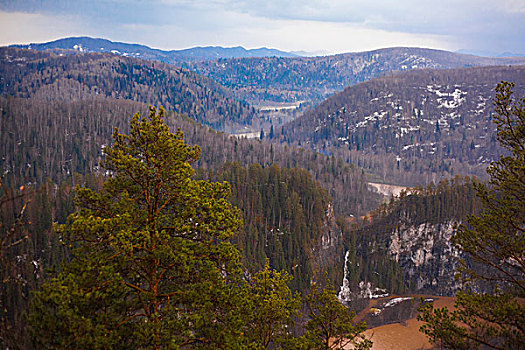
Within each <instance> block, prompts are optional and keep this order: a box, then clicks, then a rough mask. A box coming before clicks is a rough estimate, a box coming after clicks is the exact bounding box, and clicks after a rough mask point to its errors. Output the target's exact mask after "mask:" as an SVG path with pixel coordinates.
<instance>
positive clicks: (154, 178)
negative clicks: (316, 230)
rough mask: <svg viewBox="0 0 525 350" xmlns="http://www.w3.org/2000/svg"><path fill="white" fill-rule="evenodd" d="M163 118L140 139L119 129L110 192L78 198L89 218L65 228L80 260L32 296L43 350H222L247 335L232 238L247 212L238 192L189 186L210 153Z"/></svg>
mask: <svg viewBox="0 0 525 350" xmlns="http://www.w3.org/2000/svg"><path fill="white" fill-rule="evenodd" d="M163 115H164V110H163V109H160V111H159V113H157V112H156V110H155V109H153V108H152V109H150V113H149V117H147V118H145V117H142V116H141V115H140V114H136V115H135V116H134V117H133V119H132V121H131V127H130V130H131V131H130V135H123V134H120V133H118V130H117V129H115V132H114V144H113V146H111V147H108V148H106V149H105V154H106V160H105V162H104V166H105V168H106V170H107V171H108V172H109V173H111V175H110V177H109V179H108V180H107V181H106V182H105V184H104V186H103V190H102V191H100V192H96V191H93V190H91V189H88V188H77V189H76V190H77V198H76V204H77V206H78V208H79V209H78V210H77V211H76V212H75V213H74V214H72V215H71V216H70V217H69V219H68V223H67V224H66V225H64V226H62V227H60V233H61V234H63V235H64V238H65V240H66V241H67V242H68V244H69V245H71V248H72V254H73V258H72V260H71V262H70V263H69V264H67V265H66V266H64V268H63V270H62V271H61V272H59V273H58V274H57V275H56V276H55V277H54V278H52V279H50V280H48V281H47V282H46V283H45V284H44V285H43V287H42V289H41V290H40V291H38V292H36V293H34V295H33V298H32V304H31V311H30V317H29V320H30V324H31V328H32V333H33V336H34V338H35V341H36V343H37V344H38V346H39V347H41V348H127V349H129V348H143V347H147V348H165V347H175V348H177V347H180V346H184V345H194V346H196V347H199V346H207V347H214V345H213V344H215V345H216V346H218V345H219V344H221V345H222V346H224V345H225V344H228V343H229V342H233V341H234V340H235V339H236V337H237V336H239V335H240V332H241V331H240V327H238V325H236V324H235V322H236V320H239V318H238V317H237V316H238V315H239V312H233V311H232V310H234V309H235V310H237V309H238V308H239V307H240V306H239V305H241V303H240V302H236V298H237V297H240V292H241V288H240V286H241V283H237V282H238V281H237V280H238V277H239V276H240V275H241V274H240V269H239V264H238V262H239V255H238V251H237V250H236V248H235V247H234V246H233V245H232V244H231V243H229V241H228V239H229V238H230V237H231V236H232V235H233V234H235V233H236V232H237V231H238V230H239V229H240V227H241V220H240V219H239V212H238V211H237V209H235V208H234V207H233V206H232V205H231V204H230V203H229V202H228V200H227V199H228V196H229V191H230V190H229V185H228V184H227V183H209V182H203V181H195V180H192V179H191V178H190V177H191V176H192V175H193V169H192V168H191V165H190V163H191V162H193V161H195V160H197V159H198V157H199V153H200V149H199V147H198V146H195V147H190V146H187V145H186V144H185V143H184V140H183V134H182V132H181V131H180V130H179V131H177V132H176V133H171V132H170V131H169V128H168V127H167V126H166V124H165V123H164V121H163ZM236 315H237V316H236ZM236 332H237V333H236Z"/></svg>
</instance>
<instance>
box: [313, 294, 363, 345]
mask: <svg viewBox="0 0 525 350" xmlns="http://www.w3.org/2000/svg"><path fill="white" fill-rule="evenodd" d="M305 301H306V305H307V307H308V311H309V314H308V316H309V317H310V320H309V321H308V323H307V324H306V333H305V334H304V336H303V341H304V343H303V346H305V347H304V348H306V349H327V350H328V349H345V348H346V347H347V346H348V345H350V344H352V345H353V348H354V349H370V348H371V347H372V342H371V341H370V340H368V339H365V338H364V337H363V336H362V335H361V334H360V333H361V332H363V331H364V330H366V324H365V323H364V322H361V323H359V324H354V323H353V319H354V317H355V312H354V311H349V310H348V309H347V308H346V307H345V306H343V304H341V302H340V301H339V299H337V297H336V296H335V291H334V289H333V288H332V287H330V286H328V285H327V286H325V287H324V288H320V287H319V286H318V285H316V284H314V285H313V286H312V291H311V292H310V294H309V295H307V296H306V297H305Z"/></svg>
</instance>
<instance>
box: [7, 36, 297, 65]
mask: <svg viewBox="0 0 525 350" xmlns="http://www.w3.org/2000/svg"><path fill="white" fill-rule="evenodd" d="M11 46H12V47H17V48H23V49H34V50H39V51H42V50H75V51H79V52H111V53H114V54H118V55H122V56H129V57H137V58H143V59H148V60H157V61H161V62H164V63H170V64H177V63H180V62H186V61H203V60H216V59H219V58H236V57H297V55H296V54H293V53H290V52H284V51H280V50H276V49H269V48H266V47H262V48H259V49H245V48H244V47H241V46H237V47H221V46H207V47H193V48H189V49H183V50H170V51H165V50H159V49H153V48H151V47H148V46H145V45H140V44H128V43H122V42H115V41H110V40H106V39H99V38H90V37H70V38H64V39H58V40H55V41H50V42H47V43H39V44H27V45H11Z"/></svg>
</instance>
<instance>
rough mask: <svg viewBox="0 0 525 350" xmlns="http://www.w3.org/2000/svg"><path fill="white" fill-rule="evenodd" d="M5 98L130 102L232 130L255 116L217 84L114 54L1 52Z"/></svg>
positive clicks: (0, 83) (1, 89)
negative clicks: (100, 98)
mask: <svg viewBox="0 0 525 350" xmlns="http://www.w3.org/2000/svg"><path fill="white" fill-rule="evenodd" d="M0 76H1V77H2V79H1V80H0V94H1V95H11V96H13V97H23V98H34V99H38V100H44V101H53V100H59V101H72V100H86V99H89V100H93V99H96V98H97V97H100V96H103V97H110V98H114V99H126V100H133V101H137V102H142V103H146V104H152V105H163V106H165V107H166V109H169V110H172V111H175V112H176V113H180V114H186V115H188V116H189V117H190V118H192V119H194V120H196V121H198V122H201V123H204V124H207V125H210V126H212V127H213V128H214V129H217V130H231V129H232V128H239V127H240V126H242V125H247V124H248V125H250V124H251V123H252V121H253V120H252V119H254V118H257V114H256V111H255V110H254V109H253V108H251V107H249V106H248V105H247V104H246V103H244V102H240V101H237V100H235V99H233V98H232V95H231V93H230V92H229V91H228V90H227V89H225V88H224V87H222V86H220V85H219V84H217V83H215V82H214V81H213V80H211V79H208V78H205V77H202V76H199V75H197V74H195V73H192V72H189V71H187V70H184V69H180V68H177V67H174V66H170V65H167V64H164V63H160V62H154V61H146V60H140V59H135V58H129V57H121V56H115V55H112V54H95V53H91V54H76V55H57V54H54V53H51V52H48V51H45V52H40V51H33V50H24V49H15V48H0Z"/></svg>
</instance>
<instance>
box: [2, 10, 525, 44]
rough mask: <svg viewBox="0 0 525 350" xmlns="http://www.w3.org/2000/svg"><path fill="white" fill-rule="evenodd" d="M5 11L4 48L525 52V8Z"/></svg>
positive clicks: (3, 24) (3, 26) (3, 25)
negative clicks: (101, 41) (96, 42)
mask: <svg viewBox="0 0 525 350" xmlns="http://www.w3.org/2000/svg"><path fill="white" fill-rule="evenodd" d="M0 6H1V7H0V8H2V9H3V11H4V12H3V15H2V16H3V17H2V18H3V20H2V21H1V23H0V29H1V28H7V27H9V28H8V30H9V32H8V33H5V31H3V32H4V33H0V42H1V43H4V44H6V43H15V42H27V41H32V42H36V41H48V40H51V39H55V38H57V37H65V36H72V35H88V36H99V37H104V38H108V39H111V40H116V41H127V42H139V43H143V44H146V45H149V46H153V47H157V48H164V49H178V48H184V47H190V46H197V45H223V46H237V45H243V46H246V47H260V46H267V47H275V48H280V49H283V50H307V51H328V52H344V51H356V50H359V51H361V50H369V49H373V48H378V47H385V46H424V47H432V48H441V49H449V50H455V49H460V48H467V49H478V50H486V51H489V50H490V51H494V52H503V51H514V52H520V51H523V47H525V37H524V36H523V34H522V33H524V32H525V16H524V14H525V1H523V0H498V1H496V0H441V1H426V0H398V1H393V0H386V1H385V0H287V1H284V0H151V1H143V0H92V1H79V2H75V3H74V5H72V3H71V2H70V1H66V0H39V1H36V0H27V1H20V0H0ZM6 11H13V12H10V13H9V14H7V13H6ZM22 12H25V13H26V15H24V14H23V13H22ZM29 13H32V15H29ZM25 16H36V17H25ZM15 17H16V18H18V17H20V20H19V19H16V18H15ZM5 21H7V22H9V23H10V25H9V26H8V25H7V24H6V23H4V22H5Z"/></svg>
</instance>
